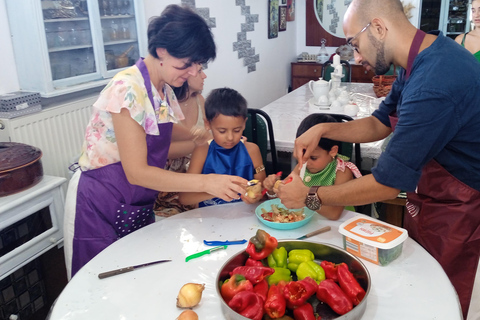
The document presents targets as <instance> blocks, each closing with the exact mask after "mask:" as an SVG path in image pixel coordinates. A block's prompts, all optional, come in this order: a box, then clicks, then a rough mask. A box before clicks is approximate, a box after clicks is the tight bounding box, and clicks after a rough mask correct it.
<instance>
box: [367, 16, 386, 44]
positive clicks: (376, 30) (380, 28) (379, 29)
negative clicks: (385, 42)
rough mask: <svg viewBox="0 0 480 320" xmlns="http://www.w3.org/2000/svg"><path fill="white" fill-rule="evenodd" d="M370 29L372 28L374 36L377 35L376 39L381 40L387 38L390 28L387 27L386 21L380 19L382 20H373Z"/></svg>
mask: <svg viewBox="0 0 480 320" xmlns="http://www.w3.org/2000/svg"><path fill="white" fill-rule="evenodd" d="M370 27H371V28H372V30H373V34H374V35H375V37H377V38H379V39H384V38H385V36H386V34H387V31H388V28H387V26H386V25H385V21H383V19H380V18H374V19H372V22H371V26H370Z"/></svg>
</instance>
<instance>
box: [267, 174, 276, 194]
mask: <svg viewBox="0 0 480 320" xmlns="http://www.w3.org/2000/svg"><path fill="white" fill-rule="evenodd" d="M278 180H280V177H279V176H278V175H276V174H271V175H269V176H268V177H266V178H265V180H263V187H264V188H265V189H267V190H268V191H272V192H273V186H274V185H275V182H277V181H278Z"/></svg>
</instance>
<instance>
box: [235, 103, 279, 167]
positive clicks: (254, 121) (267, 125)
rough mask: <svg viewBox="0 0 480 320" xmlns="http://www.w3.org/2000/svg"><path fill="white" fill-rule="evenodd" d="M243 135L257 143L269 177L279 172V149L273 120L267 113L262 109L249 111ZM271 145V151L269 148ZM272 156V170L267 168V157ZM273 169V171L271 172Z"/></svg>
mask: <svg viewBox="0 0 480 320" xmlns="http://www.w3.org/2000/svg"><path fill="white" fill-rule="evenodd" d="M243 135H244V136H245V137H247V139H248V141H250V142H253V143H255V144H256V145H258V147H259V148H260V152H261V153H262V159H263V164H264V165H265V168H266V169H269V170H266V171H267V175H268V174H271V173H276V172H277V149H276V147H275V138H274V136H273V125H272V120H271V119H270V117H269V116H268V114H267V113H266V112H265V111H262V110H260V109H250V108H249V109H248V119H247V123H246V125H245V130H244V131H243ZM269 145H270V149H269V148H268V146H269ZM269 152H270V155H271V164H272V165H271V166H272V167H271V168H269V167H268V166H267V155H268V153H269ZM270 169H271V170H270Z"/></svg>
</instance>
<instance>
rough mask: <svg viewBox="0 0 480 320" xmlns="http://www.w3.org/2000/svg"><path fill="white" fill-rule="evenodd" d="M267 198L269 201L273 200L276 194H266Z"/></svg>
mask: <svg viewBox="0 0 480 320" xmlns="http://www.w3.org/2000/svg"><path fill="white" fill-rule="evenodd" d="M267 197H268V198H269V199H275V198H276V197H277V194H276V193H274V194H270V193H268V192H267Z"/></svg>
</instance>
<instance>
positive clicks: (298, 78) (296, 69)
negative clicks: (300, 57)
mask: <svg viewBox="0 0 480 320" xmlns="http://www.w3.org/2000/svg"><path fill="white" fill-rule="evenodd" d="M321 76H322V65H321V64H319V63H315V62H298V63H292V90H295V89H297V88H298V87H301V86H303V85H304V84H305V83H307V82H309V81H310V80H318V78H320V77H321Z"/></svg>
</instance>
